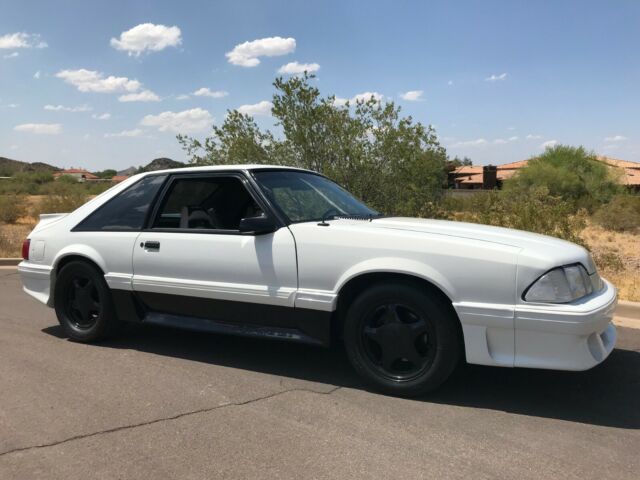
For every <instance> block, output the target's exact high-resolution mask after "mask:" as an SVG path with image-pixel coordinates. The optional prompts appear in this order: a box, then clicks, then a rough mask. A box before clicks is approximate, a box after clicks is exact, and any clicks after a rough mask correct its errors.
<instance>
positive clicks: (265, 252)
mask: <svg viewBox="0 0 640 480" xmlns="http://www.w3.org/2000/svg"><path fill="white" fill-rule="evenodd" d="M147 241H159V242H160V249H159V250H158V251H153V250H149V249H147V248H144V247H141V246H140V245H142V244H144V242H147ZM133 259H134V265H135V270H134V273H133V289H134V291H141V292H153V293H167V294H177V295H185V296H189V297H202V298H211V299H218V300H230V301H238V302H250V303H263V304H267V305H279V306H285V307H293V305H294V294H295V292H296V288H297V284H298V279H297V273H296V248H295V243H294V241H293V237H292V235H291V232H290V231H289V230H288V229H286V228H281V229H279V230H278V231H276V232H274V233H272V234H267V235H259V236H246V235H216V234H206V233H204V234H193V233H175V232H172V233H168V232H142V233H141V234H140V236H139V237H138V240H137V242H136V248H134V250H133Z"/></svg>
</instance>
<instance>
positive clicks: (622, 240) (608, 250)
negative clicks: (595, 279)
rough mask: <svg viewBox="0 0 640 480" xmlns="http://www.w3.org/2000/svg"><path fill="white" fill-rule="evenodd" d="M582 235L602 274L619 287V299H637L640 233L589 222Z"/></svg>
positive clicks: (638, 297) (638, 289) (639, 300)
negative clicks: (625, 231) (611, 229)
mask: <svg viewBox="0 0 640 480" xmlns="http://www.w3.org/2000/svg"><path fill="white" fill-rule="evenodd" d="M581 236H582V238H583V240H584V242H585V243H586V244H587V245H588V247H589V249H590V250H591V253H592V254H593V258H594V260H595V261H596V264H597V265H598V270H599V271H600V273H601V275H602V276H603V277H605V278H606V279H607V280H609V281H611V282H612V283H613V284H614V285H615V286H616V287H617V288H618V291H619V295H620V298H621V299H623V300H631V301H634V302H640V234H638V233H618V232H612V231H610V230H605V229H603V228H602V227H599V226H596V225H589V226H588V227H587V228H585V229H584V231H583V232H582V235H581Z"/></svg>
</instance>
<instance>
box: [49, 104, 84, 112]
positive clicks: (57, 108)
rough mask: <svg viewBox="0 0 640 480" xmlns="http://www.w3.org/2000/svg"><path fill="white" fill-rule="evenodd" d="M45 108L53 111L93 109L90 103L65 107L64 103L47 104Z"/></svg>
mask: <svg viewBox="0 0 640 480" xmlns="http://www.w3.org/2000/svg"><path fill="white" fill-rule="evenodd" d="M44 109H45V110H50V111H52V112H90V111H91V110H93V109H92V108H91V107H90V106H89V105H78V106H77V107H65V106H64V105H45V106H44Z"/></svg>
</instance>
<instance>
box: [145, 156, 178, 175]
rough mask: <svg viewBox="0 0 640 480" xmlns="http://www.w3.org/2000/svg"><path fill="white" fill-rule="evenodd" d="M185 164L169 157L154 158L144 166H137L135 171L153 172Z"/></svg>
mask: <svg viewBox="0 0 640 480" xmlns="http://www.w3.org/2000/svg"><path fill="white" fill-rule="evenodd" d="M186 166H187V164H186V163H182V162H178V161H177V160H172V159H170V158H156V159H155V160H152V161H151V163H148V164H147V165H145V166H144V167H140V168H138V170H137V173H142V172H153V171H155V170H167V169H169V168H182V167H186Z"/></svg>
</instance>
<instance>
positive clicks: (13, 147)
mask: <svg viewBox="0 0 640 480" xmlns="http://www.w3.org/2000/svg"><path fill="white" fill-rule="evenodd" d="M9 148H10V149H11V150H18V149H19V148H20V147H19V146H18V145H11V146H10V147H9Z"/></svg>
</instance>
